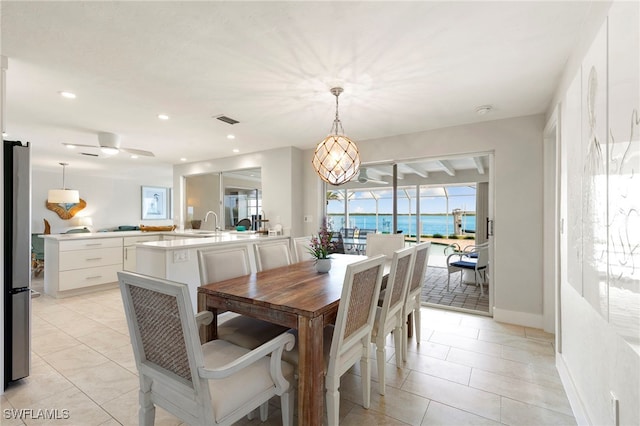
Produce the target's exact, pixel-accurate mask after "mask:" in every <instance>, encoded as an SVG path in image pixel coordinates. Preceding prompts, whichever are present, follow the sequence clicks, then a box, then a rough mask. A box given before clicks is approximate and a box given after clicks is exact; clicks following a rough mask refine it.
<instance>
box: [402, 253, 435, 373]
mask: <svg viewBox="0 0 640 426" xmlns="http://www.w3.org/2000/svg"><path fill="white" fill-rule="evenodd" d="M430 249H431V242H425V243H420V244H418V245H416V246H415V250H416V253H415V255H414V260H413V266H412V269H411V277H410V278H409V288H408V290H407V297H406V298H405V303H404V307H403V309H402V316H403V321H402V326H403V330H402V360H403V361H406V360H407V346H408V344H409V342H408V340H407V339H408V338H409V321H410V320H411V318H413V323H414V326H413V329H414V330H415V335H416V341H417V343H418V344H420V338H421V327H420V324H421V318H420V317H421V315H420V307H421V306H422V302H421V300H420V295H421V294H422V285H423V284H424V276H425V274H426V271H427V264H428V263H429V250H430Z"/></svg>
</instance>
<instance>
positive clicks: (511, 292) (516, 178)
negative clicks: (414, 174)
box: [304, 115, 544, 327]
mask: <svg viewBox="0 0 640 426" xmlns="http://www.w3.org/2000/svg"><path fill="white" fill-rule="evenodd" d="M543 127H544V117H543V116H542V115H536V116H529V117H518V118H512V119H506V120H496V121H488V122H484V123H478V124H469V125H463V126H456V127H448V128H443V129H437V130H431V131H425V132H420V133H414V134H408V135H400V136H394V137H388V138H381V139H375V140H368V141H358V148H359V150H360V157H361V159H362V161H363V162H364V163H373V162H381V161H390V160H396V161H405V160H412V159H418V158H430V157H432V158H434V157H442V156H448V155H454V154H467V153H478V152H493V153H494V164H493V167H494V169H493V171H492V173H493V177H494V211H495V216H494V219H495V238H494V259H493V262H494V267H493V269H494V270H493V277H494V289H493V291H494V301H495V304H494V306H495V309H494V318H495V319H496V320H499V321H505V322H511V323H516V324H522V325H527V326H534V327H542V277H541V271H542V140H543V135H542V131H543ZM352 136H354V135H352ZM312 155H313V152H312V151H308V152H306V153H305V157H306V158H309V159H310V158H311V156H312ZM318 181H319V178H318V177H317V176H315V174H314V173H313V170H312V168H311V166H310V165H309V166H307V167H305V187H306V191H305V202H304V208H305V212H306V213H305V214H313V215H314V219H316V220H315V221H314V222H312V223H308V224H307V223H305V229H304V231H305V234H311V233H317V228H318V220H317V218H318V215H319V214H320V212H321V211H322V210H321V209H322V206H321V204H320V202H319V201H318V200H320V199H321V195H322V193H321V191H322V187H321V185H318Z"/></svg>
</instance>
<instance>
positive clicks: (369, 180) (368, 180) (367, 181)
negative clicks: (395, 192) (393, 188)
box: [360, 179, 389, 185]
mask: <svg viewBox="0 0 640 426" xmlns="http://www.w3.org/2000/svg"><path fill="white" fill-rule="evenodd" d="M360 183H377V184H378V185H389V182H385V181H383V180H378V179H366V180H365V181H364V182H360Z"/></svg>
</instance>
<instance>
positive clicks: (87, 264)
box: [41, 230, 275, 298]
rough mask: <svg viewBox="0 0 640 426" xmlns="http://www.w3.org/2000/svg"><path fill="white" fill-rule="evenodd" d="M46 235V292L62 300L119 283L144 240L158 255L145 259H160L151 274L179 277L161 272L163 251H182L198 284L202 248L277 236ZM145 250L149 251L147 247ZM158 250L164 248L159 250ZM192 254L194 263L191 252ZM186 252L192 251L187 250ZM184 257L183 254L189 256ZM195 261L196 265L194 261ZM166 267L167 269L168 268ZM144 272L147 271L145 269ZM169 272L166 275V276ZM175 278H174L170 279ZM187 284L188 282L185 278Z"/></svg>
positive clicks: (181, 233) (171, 233)
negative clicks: (197, 253)
mask: <svg viewBox="0 0 640 426" xmlns="http://www.w3.org/2000/svg"><path fill="white" fill-rule="evenodd" d="M41 237H42V238H43V239H44V256H45V259H44V291H45V293H46V294H47V295H49V296H53V297H56V298H61V297H68V296H75V295H78V294H82V293H87V292H92V291H97V290H103V289H106V288H110V287H114V286H115V285H117V281H118V276H117V273H118V271H123V270H124V271H131V272H135V271H137V270H138V265H139V263H140V261H138V250H139V248H140V246H141V245H142V246H143V247H144V244H155V245H152V247H153V248H152V249H151V250H152V251H153V252H154V253H156V254H155V255H149V254H146V253H145V254H144V255H143V259H145V260H143V262H155V263H153V266H152V267H142V268H141V269H143V270H145V271H150V272H151V273H149V275H153V276H156V277H162V278H165V276H166V277H167V278H168V277H175V276H176V274H174V273H173V269H174V268H171V267H169V270H170V273H169V274H166V273H165V272H159V271H158V269H157V268H156V266H157V265H158V263H157V260H155V259H156V258H157V257H158V256H159V257H163V256H162V255H158V254H157V253H161V252H164V253H165V255H167V254H170V256H172V257H171V259H173V252H175V250H176V249H181V250H186V252H185V251H180V250H178V257H180V259H178V260H179V262H178V264H179V266H180V268H178V269H179V270H183V269H188V268H193V270H192V271H190V273H188V274H186V275H185V277H186V278H187V279H188V282H194V279H193V277H194V276H195V278H197V277H198V265H197V258H196V257H195V249H196V247H203V246H207V245H211V244H223V243H229V242H241V241H246V242H250V241H257V240H259V239H262V238H275V237H266V236H260V235H258V234H249V233H237V234H236V233H232V232H214V231H204V230H197V231H196V230H185V231H178V232H176V231H165V232H161V231H159V232H142V231H119V232H91V233H71V234H46V235H41ZM143 250H144V249H143ZM158 250H160V251H159V252H158ZM191 250H193V251H194V252H193V254H192V255H191V261H190V260H189V258H188V256H189V255H190V254H191V253H192V252H191ZM185 253H186V254H185ZM185 256H186V258H185V260H184V261H183V260H182V258H183V257H185ZM192 261H195V264H192ZM163 270H164V269H163ZM143 273H144V272H143ZM163 275H165V276H163ZM169 279H174V278H169ZM181 282H183V281H181Z"/></svg>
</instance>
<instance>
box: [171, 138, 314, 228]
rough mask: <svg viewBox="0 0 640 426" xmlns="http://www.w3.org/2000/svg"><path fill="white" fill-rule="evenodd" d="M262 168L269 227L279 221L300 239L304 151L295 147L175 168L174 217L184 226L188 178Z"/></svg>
mask: <svg viewBox="0 0 640 426" xmlns="http://www.w3.org/2000/svg"><path fill="white" fill-rule="evenodd" d="M255 167H260V169H261V173H262V209H263V210H264V213H265V216H266V217H267V219H269V221H270V222H269V224H270V225H271V224H275V222H276V220H279V221H280V224H281V225H282V227H283V228H284V229H285V231H287V232H289V233H291V235H298V233H299V232H300V230H301V229H302V217H301V216H300V214H299V213H298V211H299V202H300V200H302V187H301V186H300V185H299V184H298V183H297V182H299V181H301V179H302V169H303V167H302V164H301V162H300V150H299V149H297V148H293V147H287V148H280V149H273V150H269V151H261V152H256V153H252V154H247V155H239V156H236V157H229V158H219V159H214V160H205V161H199V162H194V163H188V164H178V165H175V166H174V168H173V187H174V201H175V202H174V215H175V217H176V223H178V224H180V223H184V220H185V219H184V217H183V216H184V206H183V205H182V204H183V200H182V197H183V195H182V194H183V192H184V177H185V176H189V175H196V174H202V173H211V172H225V171H231V170H242V169H250V168H255Z"/></svg>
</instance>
